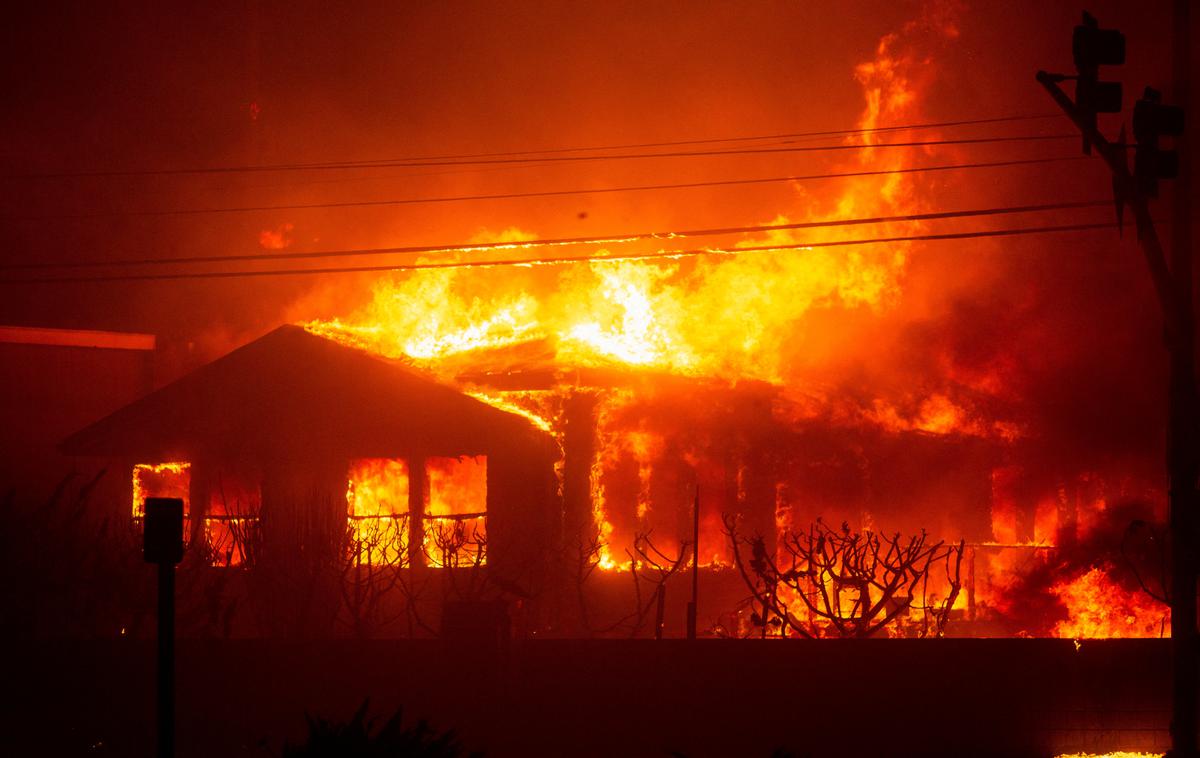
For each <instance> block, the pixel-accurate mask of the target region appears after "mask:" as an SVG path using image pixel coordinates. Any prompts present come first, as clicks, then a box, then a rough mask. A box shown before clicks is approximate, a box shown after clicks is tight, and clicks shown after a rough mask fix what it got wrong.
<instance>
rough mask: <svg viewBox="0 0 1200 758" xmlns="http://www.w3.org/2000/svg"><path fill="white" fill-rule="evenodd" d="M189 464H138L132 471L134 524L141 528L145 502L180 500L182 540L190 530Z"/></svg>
mask: <svg viewBox="0 0 1200 758" xmlns="http://www.w3.org/2000/svg"><path fill="white" fill-rule="evenodd" d="M191 484H192V464H190V463H181V462H169V463H139V464H137V465H136V466H134V467H133V520H134V522H135V523H138V524H140V523H141V521H142V518H144V517H145V515H146V498H148V497H177V498H181V499H182V500H183V537H184V540H185V541H186V540H187V538H188V535H189V534H190V532H191V529H189V528H188V517H189V516H190V514H191Z"/></svg>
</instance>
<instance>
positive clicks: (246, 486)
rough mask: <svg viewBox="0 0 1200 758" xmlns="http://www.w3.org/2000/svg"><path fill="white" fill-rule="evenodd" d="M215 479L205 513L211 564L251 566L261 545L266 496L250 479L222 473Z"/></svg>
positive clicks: (206, 539)
mask: <svg viewBox="0 0 1200 758" xmlns="http://www.w3.org/2000/svg"><path fill="white" fill-rule="evenodd" d="M214 479H215V481H214V482H213V484H212V488H211V490H210V491H209V496H208V510H207V511H205V513H204V537H205V542H206V543H207V546H208V551H209V555H208V559H209V562H210V563H211V564H212V565H214V566H228V567H234V566H246V565H249V564H250V563H253V558H254V547H255V546H256V545H257V544H258V526H259V513H260V511H261V508H262V492H261V490H260V488H259V487H258V485H257V483H254V481H253V480H252V479H250V478H249V477H239V476H235V475H232V474H229V473H227V472H220V473H218V474H217V476H215V477H214Z"/></svg>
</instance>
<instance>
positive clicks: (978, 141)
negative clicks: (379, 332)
mask: <svg viewBox="0 0 1200 758" xmlns="http://www.w3.org/2000/svg"><path fill="white" fill-rule="evenodd" d="M1078 138H1079V137H1078V135H1074V134H1027V135H1010V136H995V137H971V138H964V139H938V140H923V141H922V140H914V141H908V142H872V143H863V144H857V145H846V144H838V145H802V146H793V147H744V148H731V149H728V150H678V151H672V152H659V153H615V154H608V155H582V156H575V155H572V156H567V155H554V156H548V157H529V158H520V157H517V158H480V159H471V160H441V159H437V160H412V161H375V162H363V163H353V164H349V163H327V164H313V165H300V164H279V165H276V166H212V167H208V168H182V169H152V170H151V169H144V170H136V171H135V170H120V171H64V172H58V173H41V174H21V175H9V176H7V177H4V178H7V179H70V178H101V177H133V176H177V175H184V174H237V173H261V172H272V171H331V170H334V171H341V170H345V169H364V168H422V167H427V166H482V165H502V164H525V163H561V162H587V161H613V160H645V159H657V158H696V157H713V156H723V155H770V154H778V153H809V152H832V151H845V150H871V149H881V148H902V147H903V148H908V147H931V146H938V145H984V144H999V143H1005V142H1036V141H1046V140H1064V139H1078Z"/></svg>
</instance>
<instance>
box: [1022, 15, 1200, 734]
mask: <svg viewBox="0 0 1200 758" xmlns="http://www.w3.org/2000/svg"><path fill="white" fill-rule="evenodd" d="M1189 4H1190V0H1174V10H1173V23H1174V27H1173V35H1172V48H1173V50H1172V52H1173V55H1174V67H1173V68H1174V70H1173V75H1174V79H1175V92H1174V95H1175V99H1176V102H1177V103H1178V104H1177V105H1173V106H1172V105H1163V104H1162V102H1161V96H1160V95H1159V94H1158V93H1157V92H1155V91H1153V90H1151V89H1149V88H1148V89H1147V90H1146V95H1145V96H1144V97H1143V98H1142V99H1141V100H1140V101H1139V102H1138V103H1137V106H1136V108H1135V110H1134V117H1133V122H1134V124H1133V129H1134V135H1135V137H1136V139H1137V145H1136V146H1135V150H1136V152H1135V168H1134V171H1133V172H1132V173H1131V172H1130V171H1129V164H1128V158H1127V154H1126V150H1127V148H1129V147H1131V146H1130V145H1127V144H1125V129H1124V127H1122V129H1121V138H1120V141H1119V142H1118V143H1117V144H1113V143H1110V142H1109V141H1108V140H1107V139H1105V137H1104V136H1103V135H1102V134H1101V133H1100V131H1099V130H1098V129H1097V127H1096V114H1097V113H1098V112H1099V113H1115V112H1119V111H1120V105H1121V88H1120V84H1119V83H1116V82H1102V81H1099V67H1100V65H1119V64H1122V63H1124V62H1125V38H1124V35H1122V34H1121V33H1120V32H1118V31H1115V30H1111V29H1101V28H1099V24H1098V23H1097V22H1096V20H1095V19H1094V18H1092V17H1091V16H1090V15H1089V14H1087V13H1084V14H1083V23H1082V24H1081V25H1080V26H1077V27H1075V36H1074V39H1073V53H1074V58H1075V67H1076V70H1077V72H1078V73H1077V75H1076V76H1066V75H1062V74H1048V73H1046V72H1045V71H1039V72H1038V75H1037V79H1038V81H1039V82H1040V83H1041V84H1042V86H1043V87H1045V88H1046V91H1047V92H1049V93H1050V96H1051V97H1052V98H1053V99H1054V101H1055V102H1056V103H1058V105H1059V107H1061V108H1062V110H1063V112H1064V113H1066V114H1067V116H1068V117H1070V119H1071V120H1072V121H1073V122H1074V123H1075V125H1076V126H1077V127H1078V128H1079V131H1080V133H1081V134H1082V135H1083V145H1084V152H1091V150H1092V149H1095V151H1096V153H1097V154H1098V155H1099V156H1100V158H1102V159H1103V160H1104V162H1105V163H1106V164H1107V165H1108V167H1109V170H1110V171H1111V172H1112V186H1113V196H1114V201H1115V203H1116V208H1117V218H1118V220H1120V219H1121V217H1122V216H1123V212H1124V208H1125V206H1126V205H1128V207H1129V208H1130V210H1131V211H1132V213H1133V217H1134V221H1135V223H1136V225H1137V235H1138V241H1139V243H1140V245H1141V248H1142V253H1143V255H1144V257H1145V260H1146V264H1147V266H1148V267H1149V269H1150V276H1151V278H1152V280H1153V282H1154V289H1155V293H1156V294H1157V296H1158V301H1159V305H1160V307H1161V309H1162V314H1163V325H1164V330H1163V331H1164V340H1165V343H1166V348H1167V352H1168V356H1169V360H1170V382H1169V387H1168V400H1167V403H1168V407H1167V411H1168V430H1167V456H1166V458H1167V460H1166V464H1167V476H1168V508H1169V528H1170V534H1171V539H1170V550H1171V571H1170V589H1169V599H1170V604H1171V658H1172V663H1173V667H1172V674H1171V676H1172V682H1171V685H1172V686H1171V695H1172V701H1171V742H1172V749H1171V752H1170V753H1169V754H1168V755H1170V756H1172V758H1196V756H1197V750H1196V748H1197V744H1196V727H1197V718H1196V717H1197V714H1196V709H1197V692H1196V688H1197V681H1198V680H1197V633H1196V558H1195V548H1196V546H1195V542H1196V536H1197V535H1196V530H1195V526H1194V524H1195V511H1196V507H1197V495H1196V478H1197V472H1198V467H1200V451H1198V450H1197V442H1198V436H1197V422H1198V420H1200V418H1198V416H1197V395H1196V366H1195V352H1194V351H1195V319H1194V311H1193V307H1194V306H1193V282H1192V258H1191V256H1192V247H1191V244H1192V243H1191V229H1190V213H1191V208H1190V187H1189V179H1190V176H1189V174H1190V171H1189V167H1188V164H1187V163H1186V162H1185V161H1186V159H1187V157H1188V155H1187V153H1186V151H1185V145H1184V140H1183V132H1184V128H1183V121H1184V110H1183V106H1184V105H1186V102H1187V100H1186V98H1187V90H1188V87H1189V86H1190V50H1189V47H1190V22H1191V19H1190V17H1189V16H1190V9H1189ZM1067 79H1074V80H1075V82H1076V87H1075V101H1074V102H1072V100H1071V99H1070V98H1069V97H1067V95H1066V94H1065V93H1064V92H1063V91H1062V89H1061V88H1060V87H1059V86H1058V85H1059V82H1062V81H1064V80H1067ZM1160 135H1164V136H1170V137H1174V138H1175V139H1176V145H1175V147H1176V150H1175V151H1164V150H1160V149H1159V147H1158V137H1159V136H1160ZM1181 167H1182V169H1181ZM1159 179H1176V180H1177V181H1176V184H1175V186H1174V202H1173V217H1172V219H1171V226H1172V232H1171V250H1170V257H1169V258H1168V256H1167V254H1166V253H1165V252H1164V250H1163V248H1162V244H1161V242H1160V240H1159V238H1158V233H1157V230H1156V229H1155V227H1154V221H1153V218H1152V217H1151V215H1150V206H1149V199H1150V198H1153V197H1156V196H1157V194H1158V180H1159Z"/></svg>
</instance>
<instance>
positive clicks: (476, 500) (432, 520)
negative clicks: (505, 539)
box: [423, 455, 487, 567]
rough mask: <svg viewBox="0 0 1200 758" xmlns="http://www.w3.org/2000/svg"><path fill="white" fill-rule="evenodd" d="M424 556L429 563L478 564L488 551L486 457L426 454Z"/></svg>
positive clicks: (441, 565)
mask: <svg viewBox="0 0 1200 758" xmlns="http://www.w3.org/2000/svg"><path fill="white" fill-rule="evenodd" d="M425 471H426V475H427V476H428V481H429V486H428V490H427V492H428V501H427V505H426V506H425V538H424V544H423V547H424V552H425V558H426V561H427V562H428V565H430V566H438V567H443V566H451V567H453V566H477V565H483V564H484V563H485V562H486V558H487V554H486V547H487V530H486V524H485V522H486V516H487V458H486V457H484V456H482V455H478V456H474V457H462V458H429V459H427V460H426V461H425Z"/></svg>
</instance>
